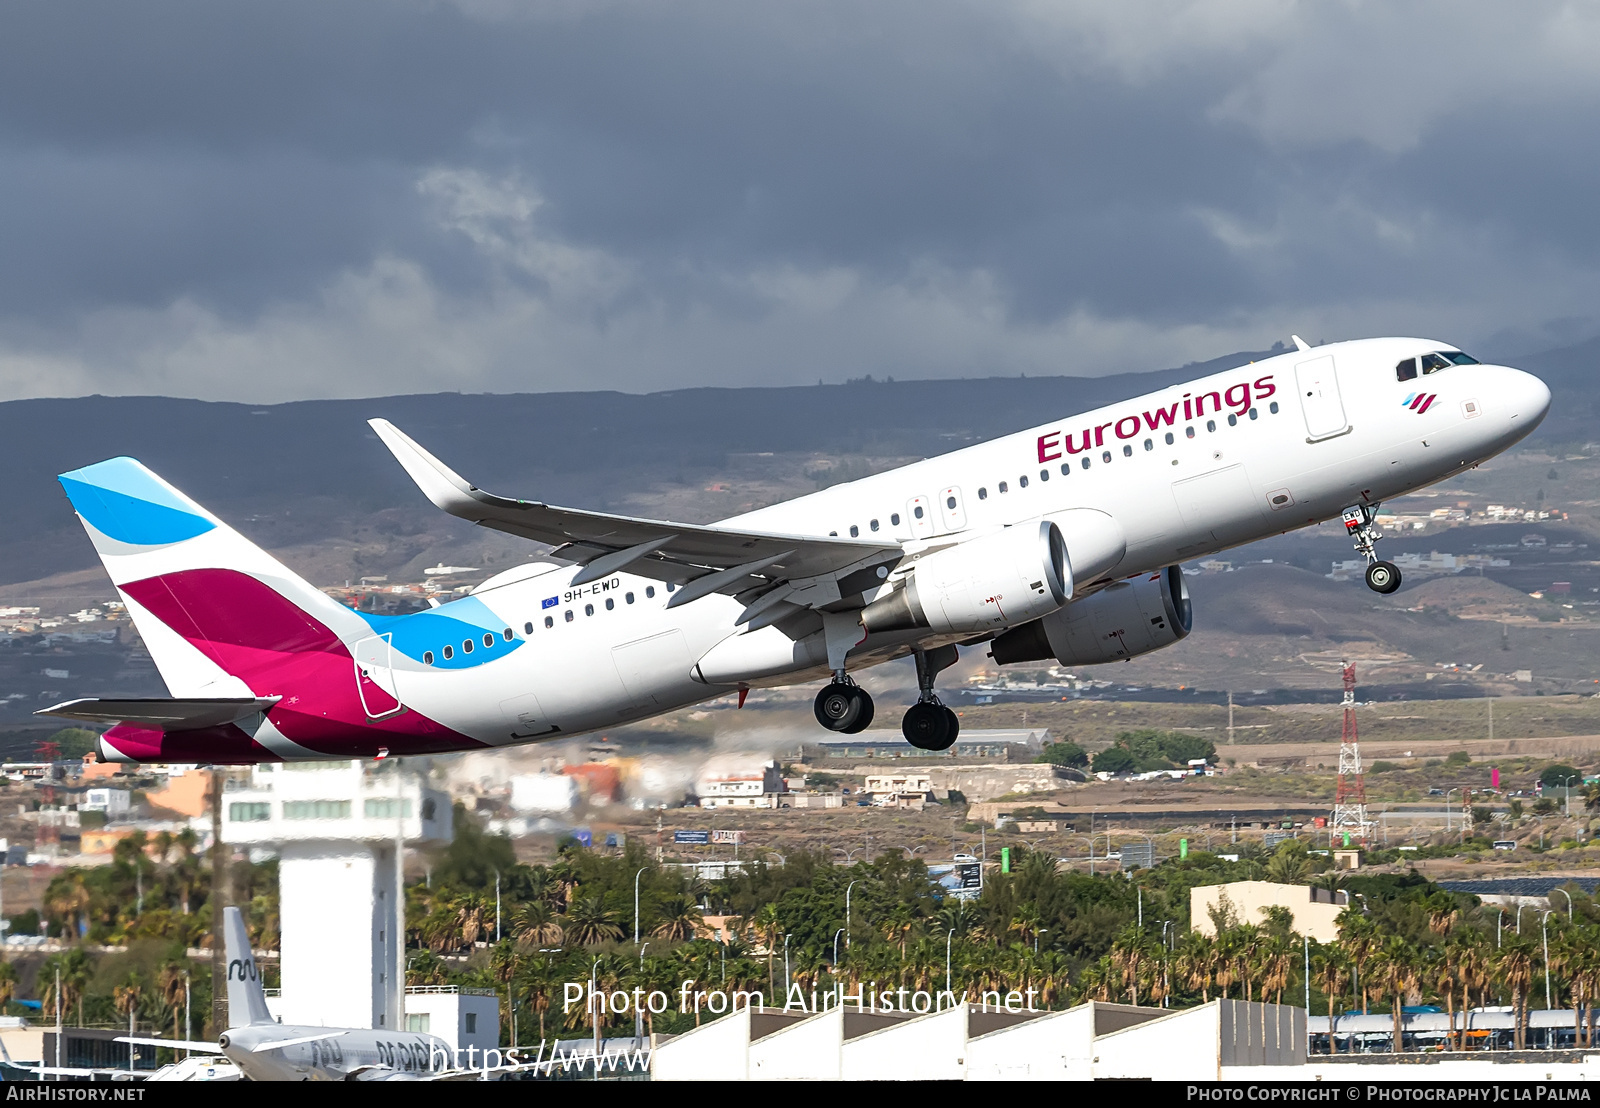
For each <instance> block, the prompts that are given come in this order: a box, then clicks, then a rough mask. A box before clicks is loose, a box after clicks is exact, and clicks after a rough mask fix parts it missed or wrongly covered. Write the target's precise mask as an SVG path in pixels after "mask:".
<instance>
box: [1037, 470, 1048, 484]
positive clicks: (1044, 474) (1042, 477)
mask: <svg viewBox="0 0 1600 1108" xmlns="http://www.w3.org/2000/svg"><path fill="white" fill-rule="evenodd" d="M1039 480H1041V481H1048V480H1050V471H1049V470H1048V469H1041V470H1040V471H1039Z"/></svg>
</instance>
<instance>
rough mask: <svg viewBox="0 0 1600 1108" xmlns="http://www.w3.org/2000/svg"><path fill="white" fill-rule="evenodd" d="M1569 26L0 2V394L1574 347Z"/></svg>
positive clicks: (1047, 10) (1424, 10)
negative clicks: (1371, 349)
mask: <svg viewBox="0 0 1600 1108" xmlns="http://www.w3.org/2000/svg"><path fill="white" fill-rule="evenodd" d="M1597 100H1600V8H1597V7H1595V6H1593V5H1588V4H1576V3H1574V4H1554V3H1548V4H1541V3H1531V2H1525V3H1517V4H1507V3H1504V2H1501V0H1495V2H1490V3H1466V2H1463V0H1448V2H1441V3H1422V2H1418V3H1405V4H1387V3H1363V2H1349V3H1336V2H1331V0H1319V2H1316V3H1306V4H1297V3H1290V2H1272V0H1259V2H1244V0H1241V2H1227V0H1204V2H1198V3H1176V2H1174V3H1164V4H1145V5H1140V4H1133V3H1106V2H1104V0H1091V2H1088V3H1043V2H1036V3H1029V2H1006V0H973V2H970V3H951V2H943V0H906V2H896V0H874V2H873V3H868V4H863V3H859V2H852V3H831V2H828V0H817V2H806V3H750V2H749V0H731V2H728V3H717V2H696V0H673V2H671V3H661V2H659V0H651V2H646V3H628V2H595V3H575V2H565V0H558V2H550V3H538V4H522V3H514V2H511V0H482V2H463V3H454V4H451V3H407V2H403V0H382V2H378V3H364V2H360V0H341V2H339V3H328V2H326V0H313V2H297V0H272V2H270V3H257V4H234V3H218V2H217V0H197V2H194V3H183V2H165V0H141V2H140V3H137V4H129V3H126V2H125V0H107V2H102V3H94V2H86V0H80V2H75V3H72V4H62V3H59V2H57V0H11V2H10V3H8V4H7V6H6V17H5V33H4V34H3V35H0V399H13V398H17V397H25V396H48V395H57V396H59V395H76V394H83V393H91V392H104V393H164V394H170V395H180V396H197V397H202V398H207V399H231V400H248V401H252V402H265V401H278V400H291V399H299V398H307V397H327V396H363V395H379V394H385V393H395V392H415V391H439V390H446V389H460V390H464V391H496V392H506V391H543V390H549V389H574V388H615V389H625V390H630V391H649V390H656V389H665V388H675V387H681V386H690V385H706V384H719V385H734V384H791V383H805V382H813V381H815V380H817V379H818V378H824V379H827V380H830V381H837V380H842V379H844V378H846V377H851V376H860V375H862V374H866V373H871V374H873V375H875V376H880V377H881V376H884V375H892V376H898V377H945V376H975V375H991V374H1008V375H1011V374H1018V373H1027V374H1060V373H1104V372H1113V371H1121V370H1130V369H1157V368H1164V367H1167V366H1171V365H1177V364H1181V363H1184V362H1187V361H1190V360H1196V359H1203V358H1208V357H1213V356H1216V355H1218V354H1222V353H1226V352H1228V351H1231V350H1237V349H1259V348H1262V347H1265V346H1269V345H1271V343H1273V342H1274V341H1277V340H1281V339H1285V338H1286V337H1287V336H1288V335H1289V333H1290V332H1298V333H1300V334H1302V335H1304V336H1305V337H1306V338H1308V339H1310V340H1312V341H1316V340H1318V339H1324V338H1325V339H1333V338H1347V337H1358V336H1362V335H1370V334H1395V333H1400V334H1422V335H1428V336H1432V337H1438V338H1443V339H1447V340H1449V341H1452V342H1456V343H1459V344H1462V345H1465V346H1466V347H1467V348H1468V349H1469V350H1471V349H1473V348H1474V347H1475V345H1476V346H1478V347H1479V348H1480V349H1485V350H1492V351H1494V352H1496V353H1499V354H1502V355H1503V354H1509V353H1512V352H1515V351H1517V350H1522V351H1532V350H1536V349H1540V348H1543V347H1548V346H1552V345H1557V344H1560V343H1563V342H1569V341H1575V340H1577V339H1582V338H1587V337H1589V336H1590V335H1592V334H1594V333H1596V332H1600V307H1597V304H1600V298H1597V293H1600V250H1597V247H1600V218H1597V213H1596V206H1597V197H1600V188H1597V185H1600V180H1597V177H1600V172H1597V171H1600V127H1597V126H1596V123H1595V120H1596V118H1597V111H1596V108H1597Z"/></svg>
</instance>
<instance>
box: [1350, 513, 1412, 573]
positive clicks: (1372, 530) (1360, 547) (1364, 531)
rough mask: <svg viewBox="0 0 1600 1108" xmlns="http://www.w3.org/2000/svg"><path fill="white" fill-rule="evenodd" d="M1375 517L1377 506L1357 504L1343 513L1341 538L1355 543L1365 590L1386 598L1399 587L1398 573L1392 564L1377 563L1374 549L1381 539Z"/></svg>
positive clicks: (1377, 559) (1381, 533) (1379, 561)
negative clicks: (1363, 564) (1363, 571)
mask: <svg viewBox="0 0 1600 1108" xmlns="http://www.w3.org/2000/svg"><path fill="white" fill-rule="evenodd" d="M1377 516H1378V505H1376V504H1357V505H1356V506H1355V507H1353V508H1346V509H1345V512H1344V530H1345V534H1347V535H1349V536H1350V537H1351V538H1352V539H1353V540H1355V547H1356V552H1357V553H1359V554H1360V555H1361V556H1362V557H1364V558H1366V560H1367V574H1366V576H1367V588H1369V589H1371V590H1372V591H1373V592H1376V593H1383V594H1384V595H1386V596H1387V595H1388V594H1389V593H1392V592H1394V591H1395V590H1396V589H1398V588H1399V587H1400V569H1399V567H1398V566H1396V565H1395V564H1394V563H1393V562H1385V561H1381V560H1379V558H1378V552H1377V549H1376V546H1377V542H1378V540H1379V539H1381V538H1383V532H1382V531H1380V530H1378V528H1377V525H1376V524H1375V523H1374V522H1373V521H1374V520H1375V519H1377Z"/></svg>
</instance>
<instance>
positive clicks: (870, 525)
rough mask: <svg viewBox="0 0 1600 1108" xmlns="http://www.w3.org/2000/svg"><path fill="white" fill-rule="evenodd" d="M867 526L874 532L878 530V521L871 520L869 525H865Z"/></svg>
mask: <svg viewBox="0 0 1600 1108" xmlns="http://www.w3.org/2000/svg"><path fill="white" fill-rule="evenodd" d="M867 526H868V527H870V528H872V529H873V530H874V531H876V530H877V529H878V521H877V520H873V521H872V522H871V523H869V524H867Z"/></svg>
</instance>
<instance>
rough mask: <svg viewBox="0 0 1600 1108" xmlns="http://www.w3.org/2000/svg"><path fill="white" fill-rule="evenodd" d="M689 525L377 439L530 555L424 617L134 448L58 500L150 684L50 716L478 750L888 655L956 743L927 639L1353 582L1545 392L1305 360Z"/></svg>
mask: <svg viewBox="0 0 1600 1108" xmlns="http://www.w3.org/2000/svg"><path fill="white" fill-rule="evenodd" d="M1296 341H1297V349H1295V350H1293V351H1291V352H1288V353H1285V354H1282V355H1280V356H1277V357H1274V358H1270V359H1267V360H1265V361H1261V362H1256V363H1252V364H1248V365H1241V366H1239V367H1238V368H1236V369H1232V370H1228V371H1226V372H1223V373H1218V374H1213V375H1211V376H1208V377H1205V378H1202V379H1199V380H1196V381H1191V382H1188V383H1186V384H1183V385H1175V386H1172V387H1170V388H1165V389H1161V390H1159V391H1157V392H1154V393H1151V394H1148V395H1146V396H1142V397H1137V398H1133V399H1130V400H1127V401H1124V402H1121V403H1117V404H1112V405H1108V406H1106V407H1104V408H1100V409H1097V410H1095V411H1092V412H1086V413H1083V414H1081V415H1075V416H1071V417H1068V418H1052V419H1050V420H1048V421H1046V422H1043V423H1041V424H1040V425H1038V426H1036V427H1033V428H1030V429H1028V430H1026V431H1020V432H1018V433H1016V434H1013V435H1007V436H1005V437H1002V438H998V439H994V440H992V441H989V442H986V443H983V444H981V445H978V446H972V447H968V448H966V449H963V450H958V451H955V452H953V453H949V454H944V455H940V456H938V457H934V458H929V459H927V460H925V461H921V462H917V463H915V464H913V465H909V466H904V467H902V468H900V469H895V470H891V471H889V472H885V473H881V474H878V475H876V476H873V477H868V478H865V479H863V480H859V481H854V482H850V483H848V484H841V485H836V486H834V487H832V488H829V489H825V490H823V491H821V492H817V493H814V494H811V495H809V496H804V497H800V498H798V499H796V500H791V501H787V502H785V503H782V504H776V505H773V506H771V507H768V508H763V509H761V510H759V511H755V512H750V513H747V514H745V515H741V516H736V517H734V518H731V519H727V520H723V521H722V522H720V523H718V524H714V525H711V526H691V525H685V524H677V523H671V522H667V521H655V520H640V519H633V518H629V517H622V516H611V515H604V514H600V513H592V512H585V511H581V510H577V509H565V508H559V507H553V506H550V505H545V504H541V503H538V502H533V501H522V500H512V499H507V498H502V497H497V496H493V495H491V494H488V493H484V492H482V491H481V490H479V489H477V488H475V487H474V486H472V485H470V484H469V483H468V482H466V481H465V480H463V479H462V478H460V477H459V476H457V475H456V474H455V473H453V472H452V471H450V470H449V469H448V468H447V467H445V466H444V464H443V463H441V462H440V461H439V460H438V459H436V458H435V457H433V456H432V455H431V454H429V453H428V452H427V451H425V450H424V449H422V448H421V447H420V446H418V445H417V444H416V443H414V442H412V441H411V440H410V439H409V438H407V437H406V436H405V435H404V434H402V433H401V432H400V431H399V430H398V429H396V428H394V427H392V426H390V425H389V424H387V423H385V422H384V421H381V420H374V421H373V427H374V428H375V429H376V430H377V431H378V433H379V435H380V437H381V438H382V439H383V441H384V442H385V444H386V445H388V446H389V448H390V449H391V450H392V451H393V452H394V454H395V455H396V457H397V458H398V459H399V460H400V462H401V463H402V465H404V466H405V468H406V469H407V471H408V472H409V473H410V474H411V476H412V477H413V478H414V479H415V480H416V481H417V483H418V484H419V486H420V487H421V488H422V490H423V492H424V493H425V494H426V495H427V496H428V497H429V498H430V499H431V500H433V502H434V503H435V504H436V505H438V506H439V507H441V508H443V509H444V510H446V511H448V512H451V513H452V514H455V515H458V516H460V517H462V518H466V519H471V520H473V521H475V522H478V523H480V524H482V525H484V526H489V527H493V528H496V529H499V530H503V531H506V532H508V533H511V534H515V535H520V536H523V537H526V538H528V539H530V540H533V541H538V542H541V543H544V544H547V545H548V546H551V547H554V551H553V553H552V554H551V555H548V556H545V557H541V558H539V559H538V560H535V561H531V562H529V563H527V564H525V565H522V566H519V567H517V568H515V569H512V570H509V571H507V572H505V573H502V574H500V575H498V576H496V577H494V578H491V579H490V580H489V581H487V582H486V583H484V584H483V585H482V586H479V587H478V588H477V589H475V590H474V591H473V592H472V593H471V595H469V596H466V597H462V598H460V599H457V600H453V601H451V602H450V603H446V604H443V605H441V606H439V607H436V608H434V609H432V610H430V611H426V612H419V613H416V614H413V615H406V616H391V617H383V616H374V615H369V614H365V613H360V612H356V611H352V610H351V609H350V608H347V607H345V606H343V605H341V604H339V603H337V602H335V601H334V600H332V599H331V598H329V597H328V596H326V595H325V594H323V593H321V592H320V591H318V590H316V589H314V588H312V587H311V586H310V585H308V584H307V583H305V582H304V581H303V580H301V579H300V578H299V577H297V576H296V575H295V574H293V573H292V572H291V571H290V570H288V569H287V568H285V567H284V566H283V565H282V564H281V563H279V562H277V561H276V560H275V559H273V558H272V557H271V556H269V555H267V554H266V553H265V552H264V551H261V550H260V549H259V548H257V547H255V546H254V545H253V544H251V543H249V542H248V541H247V540H245V539H244V538H243V537H242V536H240V535H239V534H238V533H237V532H235V531H233V530H232V529H231V528H229V527H228V526H227V525H226V524H224V523H222V521H221V520H219V519H217V518H216V517H214V516H212V515H211V514H210V513H208V512H207V511H206V510H205V509H204V508H201V507H200V506H199V505H198V504H196V503H194V502H193V501H192V500H190V499H189V498H188V497H186V496H184V495H183V494H182V493H181V492H179V491H178V490H176V489H174V488H173V487H172V486H170V485H168V484H166V483H165V482H164V481H162V480H161V479H160V478H158V477H156V476H155V475H154V474H152V473H150V471H148V470H146V469H145V468H144V467H143V466H141V465H139V464H138V463H137V462H134V461H132V460H131V459H126V458H121V459H112V460H110V461H107V462H101V463H98V464H96V465H92V466H88V467H86V468H84V469H81V470H76V471H74V472H72V473H68V474H64V475H62V478H61V480H62V483H63V486H64V487H65V488H66V490H67V494H68V496H69V498H70V499H71V500H72V503H73V506H74V508H75V509H76V510H77V512H78V514H79V516H80V517H81V518H82V520H83V523H84V526H85V528H86V529H87V530H88V532H89V535H90V537H91V539H92V540H93V541H94V543H95V546H96V548H97V550H98V551H99V553H100V555H101V557H102V560H103V561H104V562H105V565H106V568H107V570H108V571H109V572H110V574H111V577H112V580H113V581H114V582H115V583H116V585H117V587H118V589H119V591H120V592H121V594H122V597H123V599H124V601H125V602H126V603H127V605H128V608H129V610H130V612H131V614H132V616H133V618H134V620H135V622H136V624H137V625H138V628H139V630H140V633H141V634H142V636H143V637H144V640H145V642H146V644H147V645H148V646H149V648H150V651H151V654H152V657H153V658H154V659H155V661H156V664H157V666H158V667H159V669H160V671H161V674H162V676H163V678H164V679H165V681H166V683H167V685H168V687H169V690H170V692H171V693H172V697H171V698H170V699H167V700H159V701H92V700H89V701H73V702H69V703H68V704H64V705H59V706H57V707H56V708H53V709H49V710H48V711H50V712H52V713H54V714H57V715H62V716H67V717H70V718H77V719H87V720H96V721H107V722H109V721H118V722H117V726H115V727H114V728H112V730H110V731H109V732H107V733H106V735H105V736H104V738H103V739H102V740H101V753H102V755H103V756H104V757H106V758H108V759H111V760H119V761H147V760H148V761H207V762H230V761H231V762H253V761H262V760H275V759H297V758H325V757H340V758H348V757H371V756H375V755H381V754H384V753H393V754H396V755H403V754H413V753H426V752H437V751H445V750H462V749H476V748H482V747H485V746H500V745H506V744H512V743H522V742H529V741H536V740H538V739H541V738H545V737H556V736H565V735H571V734H574V733H578V732H583V731H590V730H595V729H598V728H605V727H611V726H614V725H616V724H619V723H624V722H627V721H629V720H637V719H642V718H645V717H648V716H652V715H656V714H659V713H662V712H666V711H671V710H673V709H676V708H680V707H683V706H685V705H689V704H692V703H695V702H697V701H702V700H706V699H709V698H713V697H718V696H723V695H726V694H728V693H730V692H732V691H735V690H742V689H746V688H750V687H756V686H772V685H786V684H793V683H796V682H801V681H809V680H827V679H829V678H830V677H831V681H829V684H828V685H827V687H826V688H824V689H823V691H822V693H821V694H819V696H818V699H817V717H818V720H819V722H820V723H821V724H822V725H823V726H825V727H829V728H831V729H833V730H837V731H844V732H852V731H857V730H860V729H861V728H862V727H864V726H866V723H867V722H869V721H870V720H871V718H872V715H873V707H872V702H871V699H870V698H869V697H867V696H866V694H865V693H864V692H863V691H861V690H860V689H859V688H858V687H856V686H855V685H854V682H853V681H852V680H851V679H850V677H849V672H850V671H852V670H858V669H861V668H863V667H865V666H870V665H875V664H878V663H880V662H883V661H887V660H889V659H892V658H896V657H904V656H905V655H907V654H912V655H914V656H915V658H916V660H917V663H918V674H919V680H920V683H921V685H922V689H923V691H922V694H921V696H920V697H919V701H918V703H917V704H915V705H913V706H912V707H911V709H910V710H909V711H908V712H907V714H906V717H905V720H904V721H903V727H904V729H905V733H906V735H907V737H908V738H909V739H910V740H911V741H912V742H915V743H917V744H918V745H922V746H926V747H929V748H931V749H941V748H943V747H945V746H948V745H949V743H950V742H951V741H953V740H954V737H955V729H956V726H957V725H956V724H955V721H954V716H953V714H952V713H950V712H949V711H948V709H944V708H943V707H942V706H940V705H939V704H938V701H937V698H936V697H935V696H934V695H933V691H932V688H933V678H934V676H935V675H936V674H937V672H938V671H939V670H940V669H941V668H943V667H944V666H946V665H948V664H950V662H951V661H953V660H954V658H955V650H954V649H952V648H953V647H955V646H957V645H960V644H965V645H971V646H975V645H977V644H980V643H988V644H990V646H989V649H990V650H991V651H992V653H993V655H994V657H995V659H996V661H998V662H1000V663H1002V664H1006V663H1011V662H1019V661H1028V660H1038V659H1042V658H1046V657H1055V658H1057V659H1059V660H1060V661H1061V662H1062V663H1063V664H1068V665H1074V666H1077V665H1089V664H1094V663H1097V662H1109V661H1118V660H1122V659H1125V658H1128V657H1132V656H1134V655H1136V654H1139V653H1143V652H1145V651H1148V650H1153V649H1158V648H1160V647H1162V646H1165V645H1169V644H1170V643H1172V642H1175V641H1177V640H1178V639H1180V638H1182V637H1183V636H1184V635H1186V634H1187V633H1188V630H1189V625H1190V615H1189V605H1188V600H1187V597H1186V595H1185V593H1184V590H1183V585H1182V579H1181V576H1180V575H1179V574H1178V573H1177V572H1176V570H1175V569H1174V568H1173V567H1175V565H1176V563H1178V562H1180V561H1184V560H1191V559H1196V558H1200V557H1203V556H1205V555H1208V554H1211V553H1213V552H1216V551H1219V550H1223V549H1225V548H1227V547H1231V546H1236V545H1239V544H1241V543H1246V542H1250V541H1251V540H1254V539H1259V538H1262V537H1265V536H1268V535H1273V534H1278V533H1281V532H1285V531H1290V530H1293V529H1295V528H1299V527H1305V526H1308V525H1311V524H1315V523H1319V522H1322V521H1324V520H1328V519H1331V518H1338V517H1340V516H1341V515H1343V516H1344V518H1345V522H1346V526H1347V528H1348V529H1349V531H1350V533H1351V535H1352V536H1353V537H1354V538H1355V540H1356V544H1357V547H1358V549H1362V550H1363V551H1364V552H1365V553H1366V554H1367V556H1368V558H1369V561H1370V563H1371V564H1370V565H1369V571H1368V576H1367V583H1368V585H1369V586H1371V587H1372V588H1374V589H1377V590H1378V591H1392V590H1393V589H1394V588H1395V587H1398V584H1399V574H1398V571H1396V570H1394V567H1393V566H1392V565H1389V564H1388V563H1386V562H1383V561H1379V560H1378V559H1377V558H1376V555H1375V554H1374V553H1373V551H1372V541H1373V540H1374V539H1376V538H1377V537H1378V536H1377V533H1376V531H1375V529H1374V528H1373V527H1372V521H1373V515H1374V513H1375V511H1376V507H1377V505H1378V504H1379V503H1380V502H1381V501H1383V500H1385V499H1388V498H1392V497H1395V496H1399V495H1402V494H1405V493H1408V492H1411V491H1413V490H1416V489H1420V488H1423V487H1425V486H1427V485H1430V484H1432V483H1434V482H1436V481H1439V480H1441V479H1443V478H1445V477H1448V476H1450V475H1451V474H1454V473H1457V472H1460V471H1461V470H1464V469H1468V468H1470V467H1472V466H1474V465H1476V464H1477V463H1479V462H1481V461H1483V460H1484V459H1486V458H1489V457H1492V456H1493V455H1495V454H1497V453H1499V452H1501V451H1503V450H1505V449H1506V448H1507V447H1509V446H1511V445H1512V444H1513V443H1515V442H1517V441H1518V440H1519V439H1521V438H1523V437H1524V436H1525V435H1527V434H1528V433H1529V432H1530V431H1532V430H1533V429H1534V428H1535V427H1536V426H1538V424H1539V422H1540V420H1541V419H1542V418H1543V417H1544V415H1545V412H1546V411H1547V410H1548V408H1549V404H1550V392H1549V390H1548V389H1547V388H1546V387H1545V385H1544V384H1543V383H1542V382H1541V381H1539V380H1538V379H1537V378H1535V377H1532V376H1530V375H1529V374H1526V373H1523V372H1521V371H1519V370H1516V369H1512V368H1508V367H1504V366H1492V365H1480V364H1477V363H1476V362H1474V361H1472V359H1470V358H1468V357H1466V356H1465V355H1463V354H1461V353H1460V352H1459V351H1457V350H1455V348H1453V347H1450V346H1448V345H1446V344H1442V343H1438V342H1431V341H1427V340H1422V339H1406V338H1385V339H1368V340H1362V341H1356V342H1344V343H1334V344H1330V345H1327V346H1321V347H1316V348H1310V347H1303V346H1301V345H1300V344H1299V342H1298V340H1296Z"/></svg>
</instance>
